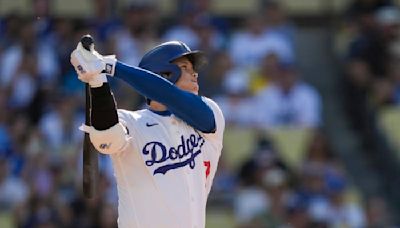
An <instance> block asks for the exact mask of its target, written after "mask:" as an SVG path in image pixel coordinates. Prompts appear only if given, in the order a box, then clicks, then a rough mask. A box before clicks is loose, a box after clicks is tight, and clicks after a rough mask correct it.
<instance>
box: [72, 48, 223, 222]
mask: <svg viewBox="0 0 400 228" xmlns="http://www.w3.org/2000/svg"><path fill="white" fill-rule="evenodd" d="M71 63H72V65H73V66H74V67H75V70H76V72H77V73H78V77H79V79H80V80H81V81H83V82H86V83H89V85H90V87H91V93H92V110H91V121H92V126H91V127H89V126H85V125H83V126H82V128H81V129H82V130H84V131H85V132H88V133H89V134H90V140H91V142H92V144H93V145H94V147H95V148H96V149H97V150H98V151H100V152H101V153H104V154H109V155H110V157H111V159H112V163H113V167H114V172H115V177H116V182H117V188H118V197H119V205H118V214H119V218H118V226H119V227H148V228H161V227H171V228H177V227H181V228H188V227H192V228H194V227H197V228H203V227H205V209H206V202H207V197H208V194H209V192H210V189H211V185H212V181H213V178H214V175H215V172H216V170H217V165H218V160H219V157H220V154H221V149H222V140H223V132H224V127H225V122H224V117H223V114H222V112H221V110H220V108H219V107H218V105H217V104H216V103H215V102H214V101H212V100H211V99H209V98H206V97H202V96H199V95H198V90H199V86H198V81H197V80H198V74H197V69H198V67H200V66H201V65H202V64H203V63H204V56H203V54H202V53H201V52H199V51H192V50H190V49H189V47H188V46H187V45H186V44H184V43H182V42H179V41H171V42H166V43H162V44H161V45H158V46H156V47H154V48H153V49H152V50H150V51H149V52H148V53H147V54H145V55H144V56H143V58H142V60H141V62H140V63H139V67H135V66H128V65H126V64H124V63H122V62H120V61H117V60H116V58H115V56H102V55H100V54H99V53H97V52H96V51H95V50H94V47H93V45H92V46H91V48H90V51H87V50H85V49H84V48H83V47H82V44H81V43H79V44H78V46H77V48H76V49H75V50H74V51H73V52H72V54H71ZM107 76H110V77H116V78H119V79H122V80H124V81H125V82H127V83H128V84H129V85H131V86H132V87H133V88H134V89H135V90H136V91H137V92H139V93H140V94H142V95H143V96H145V97H146V100H147V104H148V108H147V109H143V110H138V111H128V110H121V109H118V110H117V108H116V104H115V101H114V97H113V94H112V92H111V90H110V87H109V84H108V83H107Z"/></svg>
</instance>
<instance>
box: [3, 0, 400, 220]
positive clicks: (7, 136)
mask: <svg viewBox="0 0 400 228" xmlns="http://www.w3.org/2000/svg"><path fill="white" fill-rule="evenodd" d="M399 2H400V1H398V0H397V1H395V0H330V1H328V0H280V1H278V0H246V1H243V0H191V1H189V0H187V1H185V0H147V1H146V0H142V1H140V0H136V1H134V0H132V1H129V0H68V1H65V0H0V66H1V67H0V110H1V111H0V227H2V228H7V227H24V228H25V227H26V228H28V227H43V228H44V227H46V228H50V227H116V218H117V211H116V206H117V202H118V199H117V195H116V187H115V182H114V177H113V171H112V166H111V163H110V160H109V159H108V158H107V157H106V156H100V168H101V172H100V183H99V194H98V196H97V197H96V198H95V199H92V200H86V199H85V198H84V197H83V196H82V138H83V137H82V136H83V134H82V132H79V131H78V126H79V125H80V124H81V123H83V122H84V86H83V85H82V84H81V83H80V82H79V81H78V80H77V78H76V75H75V72H74V70H73V68H72V66H71V65H70V63H69V55H70V53H71V51H72V50H73V49H74V48H75V46H76V44H77V42H78V41H79V39H80V37H81V36H82V35H83V34H87V33H89V34H92V35H93V36H94V38H95V41H96V48H97V50H98V51H99V52H100V53H102V54H116V55H117V58H118V59H119V60H121V61H123V62H126V63H128V64H131V65H137V64H138V62H139V61H140V58H141V57H142V55H143V54H144V53H145V52H146V51H147V50H149V49H150V48H151V47H153V46H154V45H156V44H158V43H160V42H162V41H166V40H182V41H184V42H186V43H187V44H188V45H189V46H190V47H191V48H192V49H201V50H203V51H205V52H206V53H207V55H208V57H209V60H210V61H209V65H208V66H207V67H206V68H204V69H202V71H201V72H200V78H199V80H200V84H201V88H200V90H201V94H202V95H205V96H208V97H211V98H213V99H215V100H216V101H217V102H218V104H219V105H220V106H221V108H222V110H223V112H224V114H225V118H226V122H227V126H226V131H225V139H224V149H223V154H222V157H221V160H220V163H219V169H218V172H217V174H216V177H215V180H214V185H213V189H212V192H211V194H210V197H209V203H208V208H207V228H213V227H228V228H229V227H238V228H259V227H260V228H263V227H296V228H297V227H299V228H301V227H321V228H322V227H357V228H358V227H371V228H372V227H399V225H400V190H399V189H400V36H399V35H400V33H399V32H400V11H399ZM111 84H112V88H113V91H114V93H115V96H116V100H117V103H118V107H119V108H124V109H130V110H135V109H138V108H142V107H143V104H144V100H143V98H142V97H141V96H140V95H138V94H137V93H136V92H135V91H133V90H132V89H131V88H130V87H128V86H127V85H125V84H124V83H121V82H118V81H116V80H112V79H111Z"/></svg>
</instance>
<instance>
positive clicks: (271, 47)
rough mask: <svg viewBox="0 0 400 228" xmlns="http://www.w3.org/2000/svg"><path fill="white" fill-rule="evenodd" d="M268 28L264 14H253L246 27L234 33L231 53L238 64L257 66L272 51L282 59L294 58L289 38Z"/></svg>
mask: <svg viewBox="0 0 400 228" xmlns="http://www.w3.org/2000/svg"><path fill="white" fill-rule="evenodd" d="M266 29H267V28H266V27H265V23H264V18H263V16H262V15H252V16H251V17H249V18H247V23H246V27H245V29H244V30H239V31H237V32H235V33H234V34H233V36H232V40H231V45H230V47H229V53H230V56H231V57H232V59H233V61H234V63H235V64H236V65H238V66H240V67H244V68H246V69H252V68H256V67H257V66H258V65H259V64H260V62H261V60H262V58H263V57H264V56H266V54H267V53H270V52H275V53H276V54H277V55H278V56H279V58H281V59H282V60H285V61H293V60H294V50H293V47H292V44H290V42H288V39H287V38H285V36H283V35H282V34H280V33H276V32H266Z"/></svg>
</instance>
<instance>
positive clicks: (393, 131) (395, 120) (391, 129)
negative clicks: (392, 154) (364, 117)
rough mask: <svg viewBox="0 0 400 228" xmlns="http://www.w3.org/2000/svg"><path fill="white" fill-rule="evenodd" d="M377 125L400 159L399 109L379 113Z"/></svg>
mask: <svg viewBox="0 0 400 228" xmlns="http://www.w3.org/2000/svg"><path fill="white" fill-rule="evenodd" d="M379 124H380V127H381V129H382V130H383V132H384V133H385V135H386V137H387V138H388V140H389V142H390V143H391V145H393V147H394V148H395V150H396V152H397V154H398V157H399V159H400V140H399V139H400V107H389V108H386V109H384V110H382V111H381V112H380V113H379Z"/></svg>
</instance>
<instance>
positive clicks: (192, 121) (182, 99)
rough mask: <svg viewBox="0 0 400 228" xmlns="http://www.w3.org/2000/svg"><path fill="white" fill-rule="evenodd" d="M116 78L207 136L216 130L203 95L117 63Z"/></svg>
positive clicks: (141, 70) (154, 75)
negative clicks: (160, 104) (163, 106)
mask: <svg viewBox="0 0 400 228" xmlns="http://www.w3.org/2000/svg"><path fill="white" fill-rule="evenodd" d="M114 76H115V77H117V78H120V79H122V80H124V81H125V82H127V83H128V84H129V85H131V86H132V87H133V88H134V89H135V90H136V91H138V92H139V93H140V94H142V95H143V96H145V97H147V98H149V99H151V100H155V101H158V102H160V103H162V104H164V105H165V106H167V108H168V110H170V111H171V112H172V113H174V114H175V115H176V116H177V117H179V118H181V119H182V120H184V121H185V122H186V123H188V124H189V125H191V126H192V127H194V128H196V129H197V130H200V131H202V132H204V133H212V132H214V131H215V127H216V124H215V118H214V113H213V111H212V109H211V108H210V107H209V106H208V105H207V104H206V103H205V102H204V101H203V100H202V99H201V97H200V96H198V95H196V94H193V93H190V92H187V91H184V90H181V89H179V88H178V87H176V86H174V85H173V84H172V83H171V82H169V81H168V80H166V79H164V78H163V77H161V76H159V75H157V74H155V73H153V72H150V71H147V70H144V69H142V68H140V67H134V66H128V65H126V64H124V63H121V62H119V61H117V62H116V66H115V73H114Z"/></svg>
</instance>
